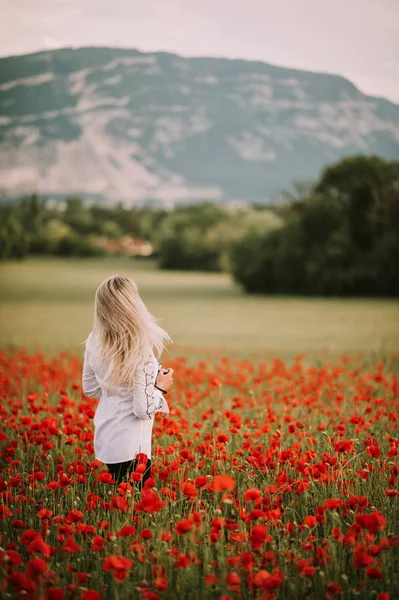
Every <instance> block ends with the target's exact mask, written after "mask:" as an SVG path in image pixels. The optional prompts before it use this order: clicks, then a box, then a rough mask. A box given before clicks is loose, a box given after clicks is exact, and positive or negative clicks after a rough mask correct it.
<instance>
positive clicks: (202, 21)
mask: <svg viewBox="0 0 399 600" xmlns="http://www.w3.org/2000/svg"><path fill="white" fill-rule="evenodd" d="M0 7H1V18H0V55H2V56H8V55H11V54H24V53H28V52H36V51H38V50H43V49H52V48H58V47H62V46H88V45H91V46H93V45H95V46H100V45H103V46H121V47H126V48H138V49H139V50H143V51H144V50H147V51H148V50H168V51H171V52H176V53H178V54H183V55H186V56H225V57H230V58H247V59H256V60H263V61H266V62H269V63H273V64H276V65H281V66H287V67H297V68H301V69H308V70H312V71H323V72H328V73H337V74H340V75H343V76H345V77H347V78H348V79H350V80H351V81H352V82H353V83H354V84H355V85H357V86H358V87H359V88H360V90H361V91H362V92H364V93H367V94H371V95H374V96H384V97H386V98H389V99H390V100H393V101H395V102H398V103H399V0H0Z"/></svg>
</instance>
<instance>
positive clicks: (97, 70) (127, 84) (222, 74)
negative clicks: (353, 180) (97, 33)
mask: <svg viewBox="0 0 399 600" xmlns="http://www.w3.org/2000/svg"><path fill="white" fill-rule="evenodd" d="M0 107H1V110H0V195H3V196H4V195H7V196H17V195H19V194H21V193H25V192H32V191H34V190H37V191H40V192H41V193H42V194H46V195H50V196H51V195H52V196H55V197H57V196H65V195H66V194H69V193H79V194H83V195H84V197H87V198H90V197H92V198H97V199H104V200H106V201H111V202H114V201H123V202H126V203H128V204H133V203H143V202H146V203H151V202H153V203H164V204H167V205H170V204H173V203H174V202H176V201H179V202H180V201H193V200H196V199H214V200H220V201H225V200H240V201H248V202H253V201H256V202H270V201H274V200H276V199H277V198H278V197H279V195H280V194H281V191H282V190H283V189H287V188H289V186H290V184H292V182H296V181H306V180H309V179H314V178H315V177H316V176H317V174H318V171H319V169H320V168H321V167H322V166H323V165H325V164H327V163H331V162H333V161H335V160H337V159H338V158H340V157H341V156H343V155H348V154H353V153H359V152H360V153H367V154H368V153H375V154H379V155H381V156H383V157H386V158H399V106H398V105H395V104H392V103H390V102H388V101H386V100H383V99H379V98H373V97H369V96H366V95H364V94H362V93H361V92H360V91H359V90H357V89H356V87H355V86H354V85H352V84H351V83H350V82H349V81H347V80H345V79H343V78H342V77H338V76H333V75H325V74H317V73H309V72H305V71H298V70H293V69H285V68H279V67H274V66H271V65H268V64H265V63H262V62H250V61H244V60H227V59H214V58H182V57H180V56H177V55H174V54H166V53H141V52H138V51H136V50H122V49H115V48H81V49H62V50H56V51H51V52H41V53H37V54H31V55H26V56H17V57H9V58H4V59H1V60H0Z"/></svg>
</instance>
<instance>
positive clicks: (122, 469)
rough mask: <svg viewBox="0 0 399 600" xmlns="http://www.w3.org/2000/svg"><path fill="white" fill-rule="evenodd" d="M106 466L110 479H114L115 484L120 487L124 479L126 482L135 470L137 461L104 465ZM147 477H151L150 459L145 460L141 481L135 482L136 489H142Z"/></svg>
mask: <svg viewBox="0 0 399 600" xmlns="http://www.w3.org/2000/svg"><path fill="white" fill-rule="evenodd" d="M106 464H107V467H108V470H109V472H110V473H111V475H112V477H113V478H114V479H115V483H116V484H117V485H120V484H121V483H122V481H123V480H124V479H125V480H126V481H129V478H130V474H131V473H133V471H135V470H136V467H137V464H138V461H137V458H135V459H134V460H126V461H125V462H121V463H113V464H108V463H106ZM149 477H151V459H150V458H149V459H148V460H147V465H146V468H145V471H144V472H143V473H142V477H141V480H140V481H138V482H137V484H138V487H139V488H140V489H141V488H142V487H143V485H144V483H145V482H146V481H147V479H148V478H149Z"/></svg>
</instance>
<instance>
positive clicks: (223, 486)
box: [211, 475, 236, 492]
mask: <svg viewBox="0 0 399 600" xmlns="http://www.w3.org/2000/svg"><path fill="white" fill-rule="evenodd" d="M235 485H236V482H235V480H234V479H233V478H232V477H229V476H228V475H216V477H215V478H214V480H213V482H212V486H211V487H212V489H213V490H214V491H215V492H231V491H232V490H234V488H235Z"/></svg>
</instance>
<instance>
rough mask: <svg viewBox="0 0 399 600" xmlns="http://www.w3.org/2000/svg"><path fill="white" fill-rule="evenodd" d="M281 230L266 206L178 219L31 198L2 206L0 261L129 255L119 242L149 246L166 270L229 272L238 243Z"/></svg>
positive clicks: (197, 210)
mask: <svg viewBox="0 0 399 600" xmlns="http://www.w3.org/2000/svg"><path fill="white" fill-rule="evenodd" d="M281 224H282V218H281V217H279V216H278V215H277V213H276V211H275V210H273V209H268V208H267V207H265V206H259V207H253V206H251V207H246V206H245V207H241V208H232V207H227V206H218V205H217V204H214V203H210V202H204V203H199V204H195V205H190V206H180V207H176V208H175V209H174V210H172V211H166V210H163V209H150V208H131V209H127V208H125V207H123V205H121V204H119V205H117V206H102V205H98V204H97V205H89V204H87V203H85V202H83V201H82V199H80V198H77V197H69V198H66V200H65V202H60V203H58V204H57V203H54V202H51V203H49V202H48V201H46V200H45V199H42V198H40V197H39V196H38V195H37V194H33V195H32V196H30V197H27V198H24V199H23V200H22V201H21V202H20V203H14V204H3V205H0V257H1V258H3V259H6V258H24V257H25V256H27V255H30V254H36V255H37V254H49V255H58V256H81V257H88V256H101V255H105V254H111V253H112V254H115V253H117V254H126V253H127V252H126V248H127V247H129V244H127V243H124V244H122V243H121V244H119V245H118V244H117V242H118V241H123V240H124V241H125V242H126V238H127V237H128V238H129V239H130V240H136V241H141V242H149V243H150V248H151V256H152V257H154V258H155V259H157V261H158V263H159V266H160V267H161V268H163V269H186V270H190V269H195V270H204V271H220V270H228V269H229V268H230V265H229V252H230V248H231V246H232V244H233V243H235V242H237V241H238V240H240V239H241V238H243V237H244V236H245V235H248V234H256V233H258V232H261V231H262V232H265V231H270V230H272V229H273V228H275V227H278V226H281ZM105 242H107V243H105ZM147 245H148V244H147ZM130 246H131V245H130ZM115 248H117V249H118V248H119V251H118V250H115Z"/></svg>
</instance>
